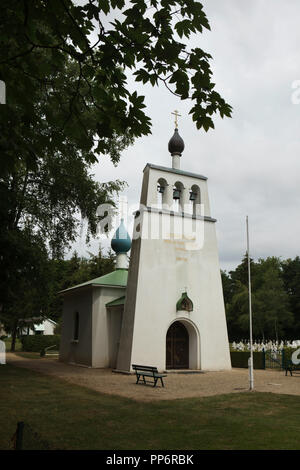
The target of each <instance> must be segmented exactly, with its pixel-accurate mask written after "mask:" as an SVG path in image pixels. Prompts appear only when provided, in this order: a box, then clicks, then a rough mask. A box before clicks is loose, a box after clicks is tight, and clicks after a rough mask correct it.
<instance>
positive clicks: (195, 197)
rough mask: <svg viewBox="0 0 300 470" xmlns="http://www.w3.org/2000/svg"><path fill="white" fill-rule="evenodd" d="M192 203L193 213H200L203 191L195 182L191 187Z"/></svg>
mask: <svg viewBox="0 0 300 470" xmlns="http://www.w3.org/2000/svg"><path fill="white" fill-rule="evenodd" d="M189 199H190V204H191V207H192V210H191V212H192V214H193V215H198V214H199V215H200V212H201V211H200V204H201V192H200V188H199V186H198V185H197V184H193V186H192V187H191V189H190V198H189Z"/></svg>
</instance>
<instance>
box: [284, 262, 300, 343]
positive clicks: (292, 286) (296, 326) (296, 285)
mask: <svg viewBox="0 0 300 470" xmlns="http://www.w3.org/2000/svg"><path fill="white" fill-rule="evenodd" d="M281 268H282V279H283V283H284V287H285V291H286V293H287V296H288V298H289V307H290V310H291V312H292V313H293V315H294V323H293V325H292V326H291V328H289V329H288V335H289V337H290V338H295V339H298V338H300V258H299V256H296V257H295V259H287V260H285V261H282V263H281Z"/></svg>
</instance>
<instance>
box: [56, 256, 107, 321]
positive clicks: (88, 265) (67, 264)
mask: <svg viewBox="0 0 300 470" xmlns="http://www.w3.org/2000/svg"><path fill="white" fill-rule="evenodd" d="M49 263H50V270H51V289H50V296H49V297H50V299H49V316H50V318H52V319H53V320H55V321H60V319H61V314H62V297H61V296H58V295H57V293H58V292H59V291H61V290H64V289H68V288H69V287H73V286H75V285H77V284H81V283H83V282H86V281H89V280H91V279H95V278H96V277H100V276H103V275H104V274H108V273H110V272H112V271H113V270H114V269H115V255H114V254H113V253H112V252H109V253H108V254H107V255H104V254H103V252H102V250H101V248H100V249H99V252H98V254H97V255H93V254H92V253H90V254H89V258H83V257H79V256H78V254H77V253H76V251H75V252H74V253H73V256H72V257H71V258H70V259H69V260H60V259H58V260H57V259H54V260H50V261H49Z"/></svg>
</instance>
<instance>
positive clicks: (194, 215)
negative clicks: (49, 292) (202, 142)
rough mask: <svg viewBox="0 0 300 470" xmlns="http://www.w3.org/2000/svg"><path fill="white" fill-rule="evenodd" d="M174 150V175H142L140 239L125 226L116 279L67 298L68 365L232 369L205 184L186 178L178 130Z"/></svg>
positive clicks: (152, 170)
mask: <svg viewBox="0 0 300 470" xmlns="http://www.w3.org/2000/svg"><path fill="white" fill-rule="evenodd" d="M168 149H169V152H170V154H171V158H172V166H171V167H163V166H158V165H155V164H151V163H148V164H147V165H146V167H145V168H144V176H143V182H142V188H141V197H140V207H139V210H138V211H137V212H136V213H135V219H134V228H133V233H132V236H131V237H130V236H129V234H128V233H127V230H126V227H125V224H124V220H123V219H122V220H121V224H120V226H119V228H118V229H117V231H116V233H115V235H114V237H113V239H112V242H111V246H112V249H113V250H114V251H115V253H116V267H115V271H113V272H112V273H109V274H106V275H104V276H101V277H99V278H96V279H92V280H90V281H88V282H85V283H83V284H80V285H77V286H74V287H71V288H69V289H66V290H64V291H62V292H61V294H62V295H63V297H64V306H63V322H62V335H61V345H60V360H61V361H64V362H68V363H73V364H74V363H75V364H79V365H85V366H88V367H99V368H112V369H113V370H115V371H116V372H117V371H119V372H130V371H131V367H132V364H140V365H148V366H156V367H157V368H158V370H160V371H168V370H174V369H175V370H176V369H178V370H179V369H191V370H226V369H227V370H228V369H230V368H231V362H230V353H229V343H228V335H227V325H226V317H225V309H224V300H223V292H222V283H221V275H220V266H219V256H218V247H217V239H216V229H215V225H216V220H215V219H214V218H212V217H211V214H210V207H209V198H208V188H207V178H206V177H205V176H202V175H200V174H195V173H191V172H189V171H186V170H181V168H180V166H181V159H182V152H183V150H184V142H183V140H182V138H181V137H180V135H179V133H178V129H177V126H176V129H175V132H174V135H173V137H172V138H171V139H170V141H169V145H168ZM129 251H130V261H129V266H127V265H128V262H127V253H129Z"/></svg>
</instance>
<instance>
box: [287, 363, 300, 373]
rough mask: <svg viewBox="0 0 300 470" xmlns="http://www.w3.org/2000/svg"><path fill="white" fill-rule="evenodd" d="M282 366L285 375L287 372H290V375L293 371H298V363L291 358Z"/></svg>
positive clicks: (299, 366) (299, 369)
mask: <svg viewBox="0 0 300 470" xmlns="http://www.w3.org/2000/svg"><path fill="white" fill-rule="evenodd" d="M284 368H285V375H287V373H288V372H289V373H290V374H291V376H292V375H293V372H300V364H298V365H296V364H294V363H293V362H292V361H291V360H290V361H287V362H286V363H285V366H284Z"/></svg>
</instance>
